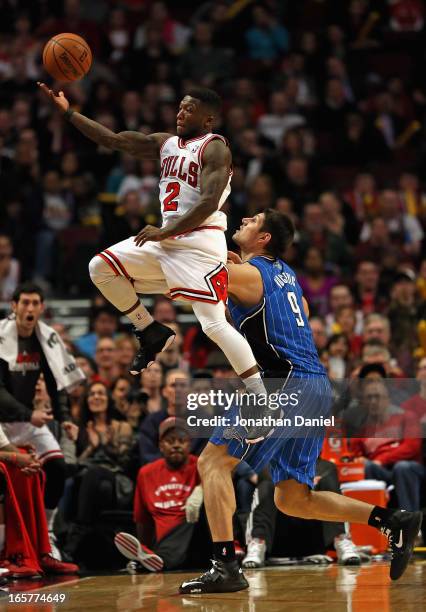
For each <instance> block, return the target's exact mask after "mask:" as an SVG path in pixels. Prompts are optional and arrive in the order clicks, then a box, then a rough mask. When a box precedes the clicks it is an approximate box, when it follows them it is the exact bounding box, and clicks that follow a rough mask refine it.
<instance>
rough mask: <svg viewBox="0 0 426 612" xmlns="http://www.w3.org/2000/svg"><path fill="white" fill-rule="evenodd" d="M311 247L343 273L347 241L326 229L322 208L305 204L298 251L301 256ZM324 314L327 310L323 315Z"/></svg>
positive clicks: (347, 255) (346, 255)
mask: <svg viewBox="0 0 426 612" xmlns="http://www.w3.org/2000/svg"><path fill="white" fill-rule="evenodd" d="M311 247H316V248H317V249H319V251H320V252H321V257H323V258H324V263H327V264H329V265H330V266H331V265H333V266H334V268H335V269H336V270H339V269H340V270H343V271H345V270H346V269H347V267H348V266H349V265H350V261H351V258H350V251H349V248H348V244H347V241H346V240H345V238H344V237H343V236H341V235H339V234H335V233H334V231H330V230H329V229H328V228H327V226H326V222H325V219H324V215H323V211H322V208H321V206H320V204H317V203H309V204H306V206H305V207H304V211H303V220H302V231H301V234H300V250H301V252H302V254H303V253H306V251H307V250H308V248H311ZM333 284H335V281H334V283H333ZM326 312H327V310H326V311H325V312H324V314H326Z"/></svg>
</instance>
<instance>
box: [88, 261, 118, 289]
mask: <svg viewBox="0 0 426 612" xmlns="http://www.w3.org/2000/svg"><path fill="white" fill-rule="evenodd" d="M89 274H90V278H91V279H92V282H93V283H94V284H95V285H98V284H100V283H102V281H105V280H106V279H107V278H110V277H111V276H112V275H113V272H112V270H111V269H110V267H109V266H108V264H106V263H105V262H104V260H103V259H102V257H99V255H95V257H92V259H91V260H90V262H89Z"/></svg>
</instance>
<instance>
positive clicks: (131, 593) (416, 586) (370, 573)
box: [0, 560, 426, 612]
mask: <svg viewBox="0 0 426 612" xmlns="http://www.w3.org/2000/svg"><path fill="white" fill-rule="evenodd" d="M388 572H389V568H388V565H386V564H371V565H368V566H363V567H361V568H351V567H337V566H328V567H306V566H305V567H300V566H299V567H285V568H284V567H280V568H266V569H262V570H248V571H247V572H246V576H247V579H248V581H249V583H250V589H249V590H247V591H241V592H239V593H226V594H213V595H193V596H189V595H187V596H185V595H179V594H178V592H177V587H178V585H179V584H180V582H182V581H183V580H185V579H187V578H188V576H192V575H194V574H191V573H166V574H139V575H136V576H129V575H128V574H124V573H116V574H114V575H108V576H92V577H83V578H80V579H78V578H77V579H76V578H75V577H74V578H72V577H70V578H69V579H67V581H66V582H60V583H56V584H50V585H44V586H42V587H41V585H40V584H39V583H30V582H27V583H23V582H22V581H20V582H19V583H14V585H12V586H11V587H10V590H9V593H6V592H3V593H2V594H1V595H0V610H1V611H3V610H7V611H9V610H10V611H13V610H15V611H16V612H18V611H19V612H31V611H34V612H86V611H87V612H92V611H96V612H97V611H99V612H110V611H114V612H115V611H120V612H121V611H123V612H126V611H143V612H180V611H182V610H184V611H186V612H283V611H288V612H302V611H303V612H305V611H315V612H364V611H367V610H368V611H369V612H370V611H371V612H395V611H397V612H419V611H421V610H425V609H426V561H425V560H423V561H416V562H415V563H413V564H411V565H410V566H409V568H408V569H407V571H406V573H405V574H404V576H403V577H402V578H401V579H400V580H399V581H398V582H395V583H391V582H390V580H389V578H388ZM40 587H41V588H40ZM18 591H19V592H25V593H26V594H31V593H33V594H40V595H46V596H47V595H49V594H51V595H55V594H65V596H66V599H65V602H64V603H42V602H40V601H39V602H38V603H37V604H36V603H32V604H31V603H27V604H22V603H9V599H10V598H11V596H12V595H13V594H16V593H17V592H18ZM45 599H46V597H45Z"/></svg>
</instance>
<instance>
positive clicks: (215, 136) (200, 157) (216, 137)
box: [198, 134, 228, 168]
mask: <svg viewBox="0 0 426 612" xmlns="http://www.w3.org/2000/svg"><path fill="white" fill-rule="evenodd" d="M212 140H221V141H222V142H223V144H224V145H225V146H228V143H227V140H226V138H224V136H221V135H220V134H212V135H211V136H210V138H208V139H207V140H206V141H205V142H203V144H202V145H201V147H200V150H199V151H198V163H199V165H200V168H202V167H203V154H204V151H205V149H206V147H207V145H208V144H209V142H212Z"/></svg>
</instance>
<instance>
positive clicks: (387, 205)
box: [360, 189, 424, 257]
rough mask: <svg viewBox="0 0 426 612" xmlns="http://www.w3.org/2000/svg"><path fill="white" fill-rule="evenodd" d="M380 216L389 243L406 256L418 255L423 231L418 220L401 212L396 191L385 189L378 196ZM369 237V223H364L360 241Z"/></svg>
mask: <svg viewBox="0 0 426 612" xmlns="http://www.w3.org/2000/svg"><path fill="white" fill-rule="evenodd" d="M380 216H381V217H383V219H384V220H385V222H386V224H387V226H388V228H389V233H390V238H391V242H392V244H393V245H394V246H395V247H400V248H402V249H404V253H405V254H406V255H408V256H413V257H414V256H416V255H418V254H419V253H420V250H421V243H422V240H423V236H424V233H423V230H422V226H421V225H420V223H419V221H418V219H417V218H416V217H414V216H413V215H410V214H408V213H406V212H403V211H401V208H400V204H399V198H398V194H397V192H396V191H393V190H391V189H386V190H385V191H382V193H381V194H380ZM370 236H371V223H368V222H367V223H364V226H363V228H362V230H361V236H360V238H361V241H363V242H364V241H366V240H368V239H369V238H370Z"/></svg>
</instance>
